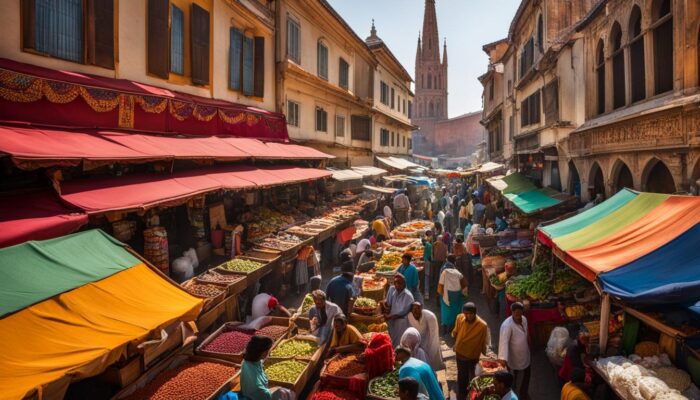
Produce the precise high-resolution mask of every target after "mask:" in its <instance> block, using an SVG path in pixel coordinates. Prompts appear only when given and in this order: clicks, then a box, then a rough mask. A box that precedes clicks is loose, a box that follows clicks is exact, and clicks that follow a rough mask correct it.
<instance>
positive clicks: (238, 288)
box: [194, 267, 248, 297]
mask: <svg viewBox="0 0 700 400" xmlns="http://www.w3.org/2000/svg"><path fill="white" fill-rule="evenodd" d="M211 271H212V272H214V273H217V274H220V275H228V276H237V277H240V279H239V280H237V281H235V282H233V283H226V282H219V281H210V280H206V279H205V278H203V277H204V276H205V275H206V272H205V273H203V274H200V275H198V276H196V277H195V278H194V279H195V281H197V282H200V283H207V284H211V285H220V286H224V287H226V288H227V294H226V296H227V297H228V296H233V295H235V294H238V293H241V292H242V291H244V290H245V289H246V288H247V287H248V276H247V275H246V274H241V273H238V272H234V271H229V270H227V269H225V268H218V267H217V268H213V269H212V270H211Z"/></svg>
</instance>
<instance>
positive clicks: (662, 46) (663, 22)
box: [652, 0, 673, 94]
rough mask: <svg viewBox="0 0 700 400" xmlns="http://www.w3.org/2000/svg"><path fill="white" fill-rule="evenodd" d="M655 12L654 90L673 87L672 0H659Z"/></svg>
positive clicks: (660, 91)
mask: <svg viewBox="0 0 700 400" xmlns="http://www.w3.org/2000/svg"><path fill="white" fill-rule="evenodd" d="M654 6H655V7H654V8H653V9H652V10H653V12H654V23H653V24H652V26H653V29H654V88H655V90H654V92H655V94H660V93H664V92H667V91H669V90H672V89H673V15H672V14H671V0H657V1H656V3H655V4H654Z"/></svg>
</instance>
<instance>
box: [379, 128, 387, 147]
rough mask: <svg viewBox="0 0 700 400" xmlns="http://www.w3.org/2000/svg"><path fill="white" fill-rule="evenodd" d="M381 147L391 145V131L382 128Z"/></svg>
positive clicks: (380, 133) (380, 134)
mask: <svg viewBox="0 0 700 400" xmlns="http://www.w3.org/2000/svg"><path fill="white" fill-rule="evenodd" d="M379 145H380V146H388V145H389V131H388V130H386V129H384V128H381V129H380V130H379Z"/></svg>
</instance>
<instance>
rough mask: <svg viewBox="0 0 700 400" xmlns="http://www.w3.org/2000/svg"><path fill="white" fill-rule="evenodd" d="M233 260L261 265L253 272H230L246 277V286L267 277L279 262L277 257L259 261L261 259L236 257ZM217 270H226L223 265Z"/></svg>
mask: <svg viewBox="0 0 700 400" xmlns="http://www.w3.org/2000/svg"><path fill="white" fill-rule="evenodd" d="M233 259H239V260H248V261H255V262H259V263H262V264H263V265H262V266H261V267H260V268H258V269H256V270H254V271H250V272H238V271H232V272H235V273H237V274H243V275H246V276H247V280H246V282H247V283H248V284H250V283H252V282H256V281H259V280H260V278H262V277H263V276H265V275H267V274H268V273H269V272H270V271H272V268H273V267H274V265H275V263H276V262H277V261H278V260H279V257H276V258H273V259H261V258H253V257H248V256H236V257H234V258H233ZM217 268H221V269H226V268H224V266H223V264H222V265H219V266H218V267H217Z"/></svg>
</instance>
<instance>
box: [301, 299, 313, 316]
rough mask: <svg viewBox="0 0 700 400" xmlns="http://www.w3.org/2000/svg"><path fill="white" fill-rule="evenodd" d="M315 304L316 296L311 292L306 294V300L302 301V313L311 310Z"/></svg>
mask: <svg viewBox="0 0 700 400" xmlns="http://www.w3.org/2000/svg"><path fill="white" fill-rule="evenodd" d="M313 306H314V298H313V297H311V295H310V294H307V295H306V296H304V301H303V302H302V303H301V313H302V314H306V313H308V312H309V310H310V309H311V307H313Z"/></svg>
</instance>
